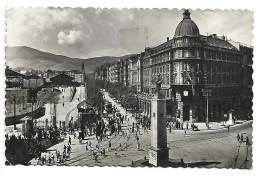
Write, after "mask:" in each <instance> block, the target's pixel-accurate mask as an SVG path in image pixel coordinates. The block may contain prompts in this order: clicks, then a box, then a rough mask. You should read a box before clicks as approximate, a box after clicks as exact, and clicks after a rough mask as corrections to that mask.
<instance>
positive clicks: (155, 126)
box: [149, 91, 169, 166]
mask: <svg viewBox="0 0 260 176" xmlns="http://www.w3.org/2000/svg"><path fill="white" fill-rule="evenodd" d="M151 113H152V114H151V116H152V117H151V122H152V123H151V128H152V129H151V147H150V151H149V163H150V164H152V165H154V166H167V164H168V162H169V148H168V147H167V132H166V118H165V115H166V100H165V97H164V95H163V94H161V93H160V92H159V91H158V93H156V94H155V96H154V97H153V98H152V103H151Z"/></svg>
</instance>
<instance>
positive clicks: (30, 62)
mask: <svg viewBox="0 0 260 176" xmlns="http://www.w3.org/2000/svg"><path fill="white" fill-rule="evenodd" d="M124 57H126V56H121V57H113V56H102V57H93V58H88V59H79V58H70V57H67V56H62V55H57V54H52V53H48V52H43V51H39V50H37V49H34V48H30V47H27V46H18V47H6V65H7V66H9V67H10V68H13V69H16V68H24V69H31V68H33V69H35V70H42V71H45V70H48V69H51V70H61V71H68V70H81V68H82V67H81V65H82V61H83V62H84V69H85V72H86V73H93V72H94V71H95V69H96V68H97V67H98V66H100V65H102V64H105V63H113V62H115V61H118V60H120V59H122V58H124Z"/></svg>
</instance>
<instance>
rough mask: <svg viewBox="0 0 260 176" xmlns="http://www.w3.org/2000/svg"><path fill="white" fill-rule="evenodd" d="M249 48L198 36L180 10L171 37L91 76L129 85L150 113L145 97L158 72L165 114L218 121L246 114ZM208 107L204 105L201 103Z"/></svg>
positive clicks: (224, 39) (152, 90)
mask: <svg viewBox="0 0 260 176" xmlns="http://www.w3.org/2000/svg"><path fill="white" fill-rule="evenodd" d="M252 58H253V48H252V47H248V46H245V45H241V44H239V43H235V42H232V41H229V40H227V37H226V36H218V35H216V34H212V35H207V36H205V35H201V34H200V31H199V28H198V26H197V25H196V23H195V22H194V21H193V20H192V19H191V17H190V12H189V11H188V10H185V11H184V13H183V19H182V21H181V22H180V23H179V24H178V26H177V28H176V30H175V35H174V37H173V38H171V39H170V38H168V37H167V40H166V42H165V43H162V44H161V45H159V46H156V47H152V48H151V47H150V48H145V51H144V52H142V53H140V54H137V55H131V56H129V57H128V58H126V59H124V60H121V61H119V62H117V63H115V64H110V65H106V66H102V67H101V68H99V69H97V70H98V71H97V72H96V73H95V76H96V78H98V79H103V80H106V81H111V82H120V83H122V84H123V85H126V86H134V87H136V90H137V91H138V92H139V93H138V97H139V98H138V99H139V102H140V107H141V109H142V110H143V114H144V115H145V116H148V117H151V97H152V95H153V94H154V93H155V90H156V81H155V80H156V79H157V77H158V76H160V77H162V79H163V84H162V91H163V92H164V94H165V97H166V99H167V116H168V117H170V118H171V117H174V118H180V120H181V121H204V122H205V120H206V117H208V118H209V120H210V121H222V120H224V117H225V115H224V114H227V113H228V112H229V111H233V112H234V114H235V116H236V118H243V117H245V116H250V115H251V114H252V84H253V80H252V72H253V71H252V70H253V69H252V63H253V60H252ZM206 107H208V108H206Z"/></svg>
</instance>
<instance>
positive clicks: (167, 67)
mask: <svg viewBox="0 0 260 176" xmlns="http://www.w3.org/2000/svg"><path fill="white" fill-rule="evenodd" d="M169 72H170V65H166V73H169Z"/></svg>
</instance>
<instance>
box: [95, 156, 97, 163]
mask: <svg viewBox="0 0 260 176" xmlns="http://www.w3.org/2000/svg"><path fill="white" fill-rule="evenodd" d="M97 162H98V155H95V163H97Z"/></svg>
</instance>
